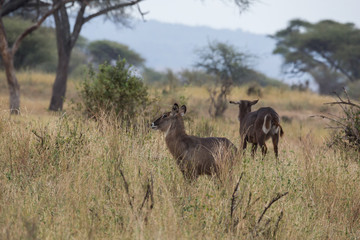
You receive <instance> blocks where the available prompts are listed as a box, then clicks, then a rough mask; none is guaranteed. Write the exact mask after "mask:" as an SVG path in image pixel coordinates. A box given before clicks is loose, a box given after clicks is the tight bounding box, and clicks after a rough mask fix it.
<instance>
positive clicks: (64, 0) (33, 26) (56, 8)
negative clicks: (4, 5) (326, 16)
mask: <svg viewBox="0 0 360 240" xmlns="http://www.w3.org/2000/svg"><path fill="white" fill-rule="evenodd" d="M74 1H75V0H63V1H60V2H58V3H57V4H56V5H55V6H54V7H53V8H52V9H51V10H49V11H48V12H47V13H45V14H44V16H42V18H41V19H40V20H39V21H38V22H37V23H35V24H34V25H32V26H31V27H29V28H28V29H26V30H25V31H24V32H23V33H22V34H21V35H20V36H18V37H17V39H16V40H15V42H14V44H13V46H12V49H11V52H12V55H13V56H14V55H15V53H16V51H17V50H18V48H19V45H20V42H21V41H22V40H23V39H24V38H25V37H26V36H27V35H29V34H30V33H32V32H33V31H35V30H36V29H37V28H39V27H40V25H41V24H42V23H43V22H44V21H45V19H46V18H47V17H49V16H50V15H51V14H53V13H54V12H55V11H56V10H58V9H59V8H60V7H61V6H62V5H63V4H66V3H69V2H74Z"/></svg>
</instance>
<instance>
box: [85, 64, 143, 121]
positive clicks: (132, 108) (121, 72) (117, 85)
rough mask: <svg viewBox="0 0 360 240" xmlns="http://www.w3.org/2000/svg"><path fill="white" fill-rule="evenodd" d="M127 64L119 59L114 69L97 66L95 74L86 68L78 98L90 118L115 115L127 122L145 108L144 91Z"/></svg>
mask: <svg viewBox="0 0 360 240" xmlns="http://www.w3.org/2000/svg"><path fill="white" fill-rule="evenodd" d="M126 65H127V63H126V61H125V60H122V61H120V60H119V61H117V62H116V65H115V66H112V65H110V64H108V63H104V64H102V65H100V66H99V72H98V73H95V72H94V70H93V69H91V68H90V69H89V73H88V76H87V77H86V78H85V80H84V81H83V82H82V84H81V91H80V96H81V99H82V101H83V103H84V106H85V109H86V112H87V113H88V115H89V116H90V117H95V118H97V117H98V116H99V115H101V114H103V113H111V112H114V113H115V114H116V115H117V116H118V117H120V118H121V119H126V120H130V119H131V118H133V117H135V116H136V115H137V113H138V111H141V110H143V109H144V108H145V107H146V104H147V101H148V93H147V88H146V87H145V86H144V84H143V82H142V80H141V79H140V78H139V77H138V76H135V75H134V74H133V73H132V71H131V70H130V69H129V67H127V66H126Z"/></svg>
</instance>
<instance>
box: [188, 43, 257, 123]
mask: <svg viewBox="0 0 360 240" xmlns="http://www.w3.org/2000/svg"><path fill="white" fill-rule="evenodd" d="M197 55H198V58H199V60H198V61H197V62H196V63H195V66H196V67H198V68H200V69H203V70H205V72H206V73H207V74H210V75H212V76H214V77H215V78H216V79H217V85H220V87H219V89H218V88H216V87H215V88H209V89H208V91H209V94H210V101H211V104H210V108H209V113H210V115H211V116H213V117H220V116H222V115H223V113H224V112H225V110H226V109H227V96H228V95H229V94H230V91H231V88H232V86H233V85H234V83H237V84H243V83H245V81H244V80H245V79H247V78H246V77H245V76H246V75H247V74H248V73H249V72H250V68H249V67H248V61H249V58H250V55H248V54H245V53H242V52H240V51H238V50H237V49H236V48H235V47H234V46H232V45H229V44H226V43H221V42H212V43H209V45H208V46H207V47H205V48H203V49H200V50H198V51H197Z"/></svg>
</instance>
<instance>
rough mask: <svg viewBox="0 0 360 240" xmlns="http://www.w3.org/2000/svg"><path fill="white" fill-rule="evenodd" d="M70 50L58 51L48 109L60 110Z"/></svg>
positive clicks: (62, 102)
mask: <svg viewBox="0 0 360 240" xmlns="http://www.w3.org/2000/svg"><path fill="white" fill-rule="evenodd" d="M70 52H71V49H70V50H68V51H65V50H64V52H61V53H59V54H58V55H59V59H58V65H57V69H56V78H55V82H54V85H53V89H52V97H51V101H50V106H49V110H51V111H62V109H63V104H64V98H65V93H66V83H67V77H68V69H69V61H70Z"/></svg>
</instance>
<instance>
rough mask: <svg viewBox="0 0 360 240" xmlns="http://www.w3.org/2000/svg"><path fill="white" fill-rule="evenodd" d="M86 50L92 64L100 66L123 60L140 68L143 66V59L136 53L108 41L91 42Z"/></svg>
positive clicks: (126, 47) (124, 46)
mask: <svg viewBox="0 0 360 240" xmlns="http://www.w3.org/2000/svg"><path fill="white" fill-rule="evenodd" d="M88 50H89V51H90V53H91V55H92V62H94V63H96V64H102V63H104V62H105V61H107V62H116V61H117V60H119V57H120V58H121V59H123V58H125V59H126V62H127V63H129V64H131V65H134V66H137V67H141V66H143V65H144V62H145V59H144V58H143V57H142V56H141V55H140V54H139V53H137V52H135V51H133V50H131V49H130V48H129V47H128V46H126V45H124V44H120V43H117V42H113V41H108V40H100V41H94V42H91V43H90V44H89V46H88Z"/></svg>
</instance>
